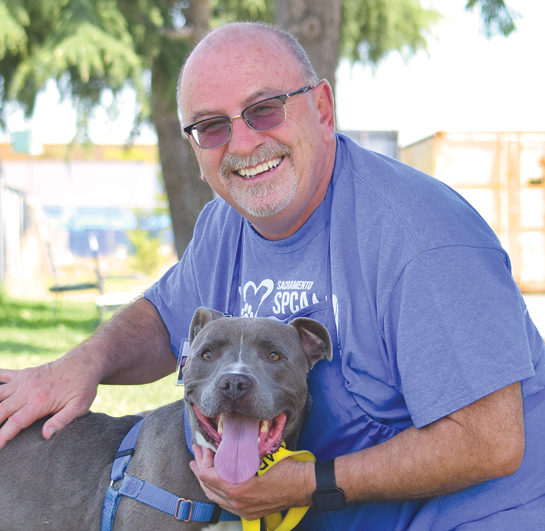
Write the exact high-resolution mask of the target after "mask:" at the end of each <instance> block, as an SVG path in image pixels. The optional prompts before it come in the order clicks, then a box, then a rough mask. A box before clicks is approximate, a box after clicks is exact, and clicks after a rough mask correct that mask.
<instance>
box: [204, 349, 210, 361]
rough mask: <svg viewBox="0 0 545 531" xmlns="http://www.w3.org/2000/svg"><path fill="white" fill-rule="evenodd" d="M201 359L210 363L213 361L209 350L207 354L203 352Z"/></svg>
mask: <svg viewBox="0 0 545 531" xmlns="http://www.w3.org/2000/svg"><path fill="white" fill-rule="evenodd" d="M201 358H202V359H203V360H205V361H210V360H211V359H212V352H210V351H209V350H207V351H206V352H203V353H202V354H201Z"/></svg>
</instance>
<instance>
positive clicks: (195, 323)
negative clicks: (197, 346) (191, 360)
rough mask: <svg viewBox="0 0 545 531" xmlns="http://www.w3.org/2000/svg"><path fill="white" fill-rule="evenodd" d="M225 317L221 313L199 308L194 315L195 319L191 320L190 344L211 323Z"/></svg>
mask: <svg viewBox="0 0 545 531" xmlns="http://www.w3.org/2000/svg"><path fill="white" fill-rule="evenodd" d="M221 317H225V316H224V315H223V314H222V313H221V312H217V311H216V310H210V309H209V308H205V307H204V306H201V307H200V308H197V311H196V312H195V313H194V314H193V319H192V320H191V325H190V327H189V344H190V345H191V343H193V340H194V339H195V336H196V335H197V334H198V333H199V332H200V331H201V330H202V329H203V328H204V326H205V325H206V324H207V323H209V322H210V321H214V320H215V319H220V318H221Z"/></svg>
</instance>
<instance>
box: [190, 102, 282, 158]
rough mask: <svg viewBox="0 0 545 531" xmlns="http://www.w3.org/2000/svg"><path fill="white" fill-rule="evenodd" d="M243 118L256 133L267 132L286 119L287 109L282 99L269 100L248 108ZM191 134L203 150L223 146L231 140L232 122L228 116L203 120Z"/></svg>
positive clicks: (243, 112) (243, 113)
mask: <svg viewBox="0 0 545 531" xmlns="http://www.w3.org/2000/svg"><path fill="white" fill-rule="evenodd" d="M241 116H242V118H243V119H244V121H245V122H246V123H247V124H248V126H249V127H251V128H252V129H253V130H254V131H267V130H268V129H273V128H274V127H277V126H279V125H280V124H281V123H282V122H283V121H284V120H285V119H286V108H285V106H284V102H283V101H282V99H281V98H269V99H267V100H263V101H258V102H257V103H254V104H253V105H250V106H249V107H246V109H244V111H242V115H241ZM191 134H192V135H193V138H194V139H195V141H196V142H197V144H199V146H201V147H203V148H214V147H217V146H221V145H223V144H226V143H227V142H229V140H230V138H231V120H230V119H229V118H227V116H218V117H217V118H210V120H203V121H202V122H199V123H198V124H196V125H195V126H194V127H193V129H191Z"/></svg>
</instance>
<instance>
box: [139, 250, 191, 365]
mask: <svg viewBox="0 0 545 531" xmlns="http://www.w3.org/2000/svg"><path fill="white" fill-rule="evenodd" d="M192 256H193V255H192V245H191V244H190V245H189V247H188V248H187V250H186V252H185V254H184V256H183V258H182V259H181V260H180V261H179V262H177V263H176V264H175V265H173V266H172V267H171V268H170V269H169V270H168V271H167V272H166V273H165V274H164V275H163V276H162V277H161V278H160V279H159V280H158V281H157V282H155V284H153V285H152V286H150V287H149V288H148V289H147V290H146V292H145V293H144V297H145V298H146V299H148V300H149V301H150V302H151V303H152V304H153V305H154V306H155V308H156V309H157V311H158V312H159V315H160V316H161V319H162V320H163V322H164V324H165V326H166V328H167V330H168V333H169V335H170V348H171V349H172V352H173V354H174V355H175V356H178V352H179V350H180V347H181V344H182V341H184V340H185V339H187V337H188V331H189V325H190V323H191V319H192V317H193V313H194V312H195V309H196V308H198V307H199V306H200V305H201V302H200V297H199V295H198V292H197V281H196V278H195V271H194V268H193V265H192V264H193V258H192Z"/></svg>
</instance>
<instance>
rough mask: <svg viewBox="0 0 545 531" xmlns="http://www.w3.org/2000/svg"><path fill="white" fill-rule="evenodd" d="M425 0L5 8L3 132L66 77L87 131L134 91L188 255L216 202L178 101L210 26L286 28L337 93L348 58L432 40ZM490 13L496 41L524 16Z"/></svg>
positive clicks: (0, 67)
mask: <svg viewBox="0 0 545 531" xmlns="http://www.w3.org/2000/svg"><path fill="white" fill-rule="evenodd" d="M422 3H423V2H422V0H389V1H388V2H386V0H342V1H341V0H269V1H267V0H185V1H182V0H48V1H47V2H44V1H42V0H0V106H1V110H0V126H2V125H5V117H6V116H5V114H6V109H7V104H8V103H17V104H19V105H20V106H21V107H22V108H23V110H24V111H25V113H26V114H27V115H31V114H32V111H33V109H34V105H35V101H36V95H37V94H38V92H39V91H40V90H42V89H43V88H44V86H45V83H46V82H47V80H49V79H54V80H55V81H56V84H57V86H58V88H59V91H60V93H61V95H63V96H64V97H65V98H70V99H71V100H72V101H73V102H74V104H75V106H76V108H77V110H78V115H79V119H80V122H81V124H82V131H85V124H86V120H87V117H88V116H89V113H90V112H91V110H92V109H93V108H94V107H95V106H96V105H97V104H99V103H100V99H101V95H102V93H103V92H104V91H107V90H110V91H112V92H113V94H114V95H117V94H119V93H120V92H121V90H122V89H123V88H124V87H126V86H130V87H132V88H133V89H134V90H135V91H136V94H137V96H138V101H139V111H138V113H137V115H136V116H135V121H134V124H135V129H134V131H135V132H136V131H137V130H138V127H139V126H140V125H141V124H142V123H144V122H145V121H151V123H152V124H153V125H154V127H155V129H156V131H157V137H158V145H159V156H160V162H161V166H162V173H163V176H164V181H165V189H166V192H167V195H168V199H169V209H170V214H171V217H172V223H173V227H174V234H175V244H176V249H177V252H178V254H181V253H182V252H183V250H184V249H185V247H186V245H187V243H188V241H189V239H190V237H191V233H192V230H193V225H194V222H195V219H196V217H197V215H198V213H199V212H200V210H201V208H202V206H203V205H204V203H205V202H206V201H208V200H209V199H210V198H211V197H212V192H211V191H210V189H209V188H208V186H207V185H205V184H204V183H202V182H201V181H200V179H199V178H198V175H199V170H198V166H197V164H196V160H195V157H194V156H193V154H192V152H191V148H190V146H189V143H188V142H186V141H185V140H184V139H183V138H182V135H181V131H180V125H179V123H178V115H177V108H176V101H175V87H176V80H177V76H178V72H179V69H180V65H181V64H182V62H183V61H184V59H185V57H186V56H187V54H188V53H189V50H190V49H191V48H192V47H193V45H194V44H195V42H197V41H198V40H199V39H200V38H201V37H202V36H203V35H204V34H205V33H206V31H208V29H209V27H213V26H215V25H217V24H220V23H223V22H227V21H231V20H237V19H245V20H264V21H268V22H275V23H277V24H279V25H280V26H281V27H284V28H286V29H288V30H290V31H292V32H293V33H294V34H295V35H296V36H297V37H298V38H299V39H300V41H301V42H302V44H303V45H304V46H305V48H306V49H307V51H308V53H309V55H310V58H311V60H312V61H313V63H314V65H315V67H316V69H317V71H318V74H319V75H320V76H321V77H326V78H327V79H329V80H330V82H331V83H332V84H333V85H334V82H335V69H336V67H337V64H338V61H339V57H340V56H346V57H349V58H350V59H352V60H353V61H370V62H373V63H376V62H378V61H379V60H380V59H381V58H382V57H384V56H385V55H386V54H388V53H389V52H392V51H397V52H401V53H412V52H414V51H415V50H417V49H419V48H422V47H424V46H425V44H426V35H427V31H428V29H429V28H430V27H431V25H432V24H433V23H434V22H435V21H436V20H437V19H438V16H439V15H438V13H436V12H435V11H434V10H430V9H425V8H423V7H422ZM475 6H480V7H481V10H482V17H483V21H484V24H485V27H486V28H488V31H489V33H493V32H494V31H499V32H500V33H503V34H508V33H509V32H510V31H512V29H513V28H514V15H513V14H512V12H511V11H510V10H509V9H508V8H507V6H506V5H505V3H504V1H503V0H468V1H467V4H466V7H467V8H468V9H471V8H474V7H475Z"/></svg>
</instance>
